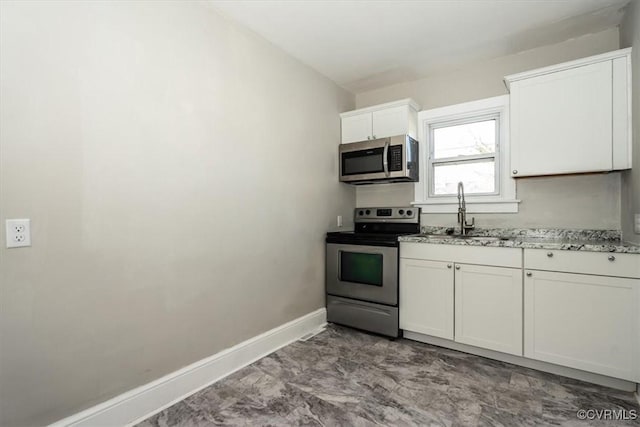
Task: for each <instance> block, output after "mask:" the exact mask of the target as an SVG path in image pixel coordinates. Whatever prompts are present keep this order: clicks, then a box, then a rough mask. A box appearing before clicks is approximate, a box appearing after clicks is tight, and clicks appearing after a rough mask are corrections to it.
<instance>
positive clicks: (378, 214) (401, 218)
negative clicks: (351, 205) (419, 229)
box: [354, 206, 420, 222]
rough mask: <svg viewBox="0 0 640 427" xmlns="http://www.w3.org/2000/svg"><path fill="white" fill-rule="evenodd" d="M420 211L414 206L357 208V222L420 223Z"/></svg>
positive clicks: (355, 218)
mask: <svg viewBox="0 0 640 427" xmlns="http://www.w3.org/2000/svg"><path fill="white" fill-rule="evenodd" d="M419 219H420V209H419V208H416V207H413V206H406V207H397V208H356V209H355V212H354V221H355V222H418V221H419Z"/></svg>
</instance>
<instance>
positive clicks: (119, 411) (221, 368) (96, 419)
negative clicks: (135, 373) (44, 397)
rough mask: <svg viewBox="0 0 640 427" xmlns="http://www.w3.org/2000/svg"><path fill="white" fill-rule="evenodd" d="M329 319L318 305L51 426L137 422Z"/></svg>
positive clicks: (316, 329)
mask: <svg viewBox="0 0 640 427" xmlns="http://www.w3.org/2000/svg"><path fill="white" fill-rule="evenodd" d="M326 323H327V311H326V309H325V308H321V309H318V310H316V311H313V312H311V313H309V314H307V315H305V316H302V317H299V318H297V319H295V320H292V321H291V322H288V323H285V324H284V325H281V326H278V327H277V328H274V329H271V330H270V331H267V332H265V333H263V334H260V335H258V336H255V337H253V338H250V339H248V340H246V341H243V342H241V343H240V344H237V345H235V346H233V347H231V348H228V349H226V350H223V351H221V352H219V353H216V354H214V355H213V356H210V357H207V358H206V359H203V360H200V361H198V362H195V363H193V364H191V365H189V366H186V367H184V368H182V369H180V370H177V371H175V372H172V373H170V374H168V375H165V376H164V377H162V378H159V379H157V380H155V381H153V382H150V383H148V384H145V385H143V386H141V387H138V388H135V389H133V390H130V391H128V392H126V393H123V394H121V395H119V396H116V397H114V398H112V399H109V400H108V401H106V402H103V403H101V404H99V405H96V406H94V407H91V408H89V409H86V410H84V411H82V412H79V413H77V414H74V415H72V416H70V417H67V418H65V419H62V420H60V421H58V422H55V423H53V424H51V426H53V427H62V426H65V427H67V426H73V427H81V426H86V427H89V426H91V427H98V426H123V425H131V424H135V423H137V422H140V421H142V420H144V419H146V418H148V417H150V416H151V415H153V414H155V413H157V412H160V411H161V410H163V409H165V408H167V407H169V406H171V405H173V404H174V403H176V402H179V401H180V400H182V399H184V398H185V397H187V396H189V395H191V394H193V393H195V392H197V391H199V390H201V389H203V388H205V387H207V386H209V385H211V384H213V383H214V382H216V381H218V380H220V379H222V378H224V377H226V376H227V375H229V374H232V373H233V372H235V371H237V370H239V369H241V368H243V367H245V366H247V365H249V364H251V363H253V362H255V361H256V360H258V359H260V358H262V357H264V356H266V355H268V354H270V353H273V352H274V351H276V350H278V349H279V348H281V347H284V346H285V345H287V344H290V343H292V342H293V341H296V340H298V339H299V338H301V337H303V336H305V335H308V334H310V333H314V332H317V331H318V330H321V329H322V328H323V327H324V326H325V325H326Z"/></svg>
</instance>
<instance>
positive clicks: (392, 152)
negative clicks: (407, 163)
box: [389, 145, 403, 172]
mask: <svg viewBox="0 0 640 427" xmlns="http://www.w3.org/2000/svg"><path fill="white" fill-rule="evenodd" d="M402 147H403V146H402V145H392V146H390V147H389V171H390V172H394V171H401V170H402Z"/></svg>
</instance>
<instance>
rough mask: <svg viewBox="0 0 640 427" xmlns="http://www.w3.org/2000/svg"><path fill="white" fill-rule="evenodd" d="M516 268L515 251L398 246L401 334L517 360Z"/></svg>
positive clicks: (518, 265)
mask: <svg viewBox="0 0 640 427" xmlns="http://www.w3.org/2000/svg"><path fill="white" fill-rule="evenodd" d="M521 267H522V252H521V250H520V249H507V248H482V247H469V246H447V245H429V244H423V243H409V242H406V243H405V242H403V243H401V244H400V328H401V329H404V330H406V331H411V332H418V333H421V334H425V335H431V336H435V337H440V338H446V339H450V340H451V339H452V340H454V341H456V342H460V343H463V344H469V345H474V346H477V347H482V348H486V349H490V350H496V351H501V352H505V353H511V354H516V355H520V356H521V355H522V269H521ZM454 272H455V273H454ZM454 295H455V298H454ZM454 319H455V330H454V326H453V325H454Z"/></svg>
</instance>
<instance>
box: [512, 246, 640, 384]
mask: <svg viewBox="0 0 640 427" xmlns="http://www.w3.org/2000/svg"><path fill="white" fill-rule="evenodd" d="M524 265H525V280H524V284H525V285H524V286H525V295H524V301H525V304H524V308H525V322H524V324H525V331H524V336H525V340H524V343H525V346H524V355H525V357H528V358H531V359H536V360H541V361H545V362H550V363H554V364H557V365H562V366H568V367H571V368H576V369H581V370H585V371H589V372H595V373H599V374H603V375H608V376H611V377H615V378H621V379H626V380H630V381H635V382H638V381H640V280H639V279H638V278H629V277H633V276H634V275H637V274H638V270H639V269H640V256H638V255H631V254H610V253H596V252H591V253H580V252H567V251H543V250H538V249H526V250H525V257H524ZM544 270H554V271H544ZM568 270H569V271H570V270H573V271H574V272H573V273H572V272H566V271H568ZM583 272H589V273H591V274H577V273H583ZM602 274H606V275H602ZM613 275H616V276H627V277H613ZM636 277H640V275H639V276H636Z"/></svg>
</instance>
